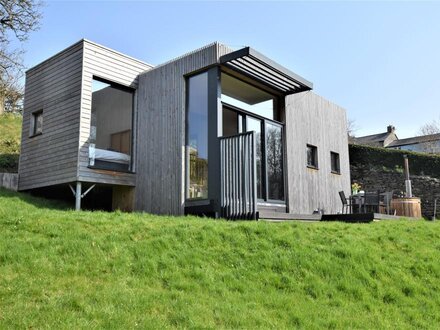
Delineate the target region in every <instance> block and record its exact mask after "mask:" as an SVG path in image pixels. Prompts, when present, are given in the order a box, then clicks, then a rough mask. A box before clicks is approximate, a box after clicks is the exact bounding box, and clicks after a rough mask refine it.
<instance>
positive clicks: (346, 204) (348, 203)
mask: <svg viewBox="0 0 440 330" xmlns="http://www.w3.org/2000/svg"><path fill="white" fill-rule="evenodd" d="M339 197H340V198H341V202H342V214H344V210H345V213H347V214H348V213H349V211H350V213H351V200H349V199H347V197H345V193H344V192H343V191H340V192H339Z"/></svg>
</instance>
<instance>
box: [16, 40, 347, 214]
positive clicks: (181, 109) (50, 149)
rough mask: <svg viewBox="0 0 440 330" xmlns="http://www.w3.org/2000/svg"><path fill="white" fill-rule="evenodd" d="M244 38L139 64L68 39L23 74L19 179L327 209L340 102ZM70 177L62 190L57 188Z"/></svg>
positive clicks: (339, 154) (121, 202)
mask: <svg viewBox="0 0 440 330" xmlns="http://www.w3.org/2000/svg"><path fill="white" fill-rule="evenodd" d="M311 89H312V83H310V82H309V81H307V80H306V79H304V78H302V77H300V76H298V75H297V74H295V73H293V72H291V71H290V70H288V69H286V68H284V67H283V66H281V65H279V64H277V63H276V62H274V61H273V60H271V59H269V58H267V57H265V56H264V55H262V54H260V53H259V52H257V51H255V50H254V49H252V48H250V47H245V48H242V49H239V50H232V49H230V48H229V47H227V46H225V45H222V44H220V43H212V44H210V45H208V46H205V47H203V48H200V49H197V50H195V51H193V52H191V53H188V54H185V55H183V56H181V57H178V58H176V59H174V60H172V61H169V62H166V63H165V64H162V65H158V66H152V65H150V64H147V63H144V62H142V61H139V60H137V59H134V58H132V57H129V56H126V55H124V54H121V53H119V52H116V51H114V50H111V49H109V48H106V47H103V46H101V45H98V44H96V43H93V42H91V41H88V40H81V41H79V42H77V43H76V44H74V45H72V46H71V47H68V48H67V49H65V50H63V51H61V52H60V53H58V54H56V55H54V56H53V57H51V58H49V59H47V60H45V61H44V62H42V63H41V64H39V65H37V66H35V67H33V68H31V69H30V70H28V71H27V73H26V86H25V101H24V111H23V130H22V144H21V146H22V149H21V155H20V164H19V190H21V191H32V190H35V189H41V188H43V187H44V188H46V189H51V188H54V187H58V189H59V188H60V187H61V188H62V189H66V190H69V189H71V190H72V193H73V195H74V196H75V199H76V208H77V209H79V208H80V207H81V199H87V197H88V193H89V192H90V191H91V190H93V189H97V188H99V187H102V188H103V189H107V191H110V193H109V194H106V195H105V196H104V195H102V196H101V198H110V200H111V204H112V207H113V209H122V210H139V211H145V212H150V213H155V214H172V215H182V214H188V213H191V214H206V215H212V216H223V217H226V218H231V219H241V218H251V219H255V218H258V216H260V217H262V216H264V215H265V212H266V214H267V213H268V212H272V213H273V212H278V213H280V214H288V213H290V214H311V213H312V212H313V211H314V210H317V209H321V210H322V209H324V210H325V212H326V213H336V212H338V211H340V210H341V201H340V198H339V195H338V192H339V191H345V193H346V194H349V193H350V172H349V160H348V147H347V145H348V142H347V134H346V113H345V110H344V109H342V108H341V107H339V106H337V105H335V104H333V103H331V102H329V101H327V100H325V99H324V98H322V97H320V96H318V95H316V94H314V93H312V92H311V91H310V90H311ZM69 186H70V188H69Z"/></svg>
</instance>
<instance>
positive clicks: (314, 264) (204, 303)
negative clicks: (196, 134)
mask: <svg viewBox="0 0 440 330" xmlns="http://www.w3.org/2000/svg"><path fill="white" fill-rule="evenodd" d="M439 260H440V223H438V222H425V221H403V220H402V221H395V222H392V221H389V222H385V221H384V222H378V223H372V224H343V223H265V222H226V221H215V220H209V219H197V218H192V217H180V218H173V217H159V216H151V215H147V214H143V215H142V214H124V213H120V212H115V213H103V212H74V211H71V210H67V209H65V207H64V206H63V205H61V204H53V203H50V202H48V201H44V200H40V199H36V198H32V197H29V196H27V195H22V194H17V193H12V192H7V191H5V190H0V328H17V327H18V328H101V327H105V328H136V327H139V328H173V327H179V328H247V329H254V328H305V329H313V328H331V329H334V328H339V329H345V328H366V329H374V328H393V329H400V328H409V327H411V328H438V327H439V326H440V313H439V311H440V280H439V278H440V264H439Z"/></svg>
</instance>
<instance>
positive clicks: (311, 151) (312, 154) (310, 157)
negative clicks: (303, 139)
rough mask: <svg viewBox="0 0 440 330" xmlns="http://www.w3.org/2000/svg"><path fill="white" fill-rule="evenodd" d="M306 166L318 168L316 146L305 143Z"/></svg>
mask: <svg viewBox="0 0 440 330" xmlns="http://www.w3.org/2000/svg"><path fill="white" fill-rule="evenodd" d="M307 166H308V167H311V168H315V169H318V148H317V147H315V146H312V145H310V144H308V145H307Z"/></svg>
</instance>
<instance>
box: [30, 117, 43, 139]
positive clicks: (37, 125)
mask: <svg viewBox="0 0 440 330" xmlns="http://www.w3.org/2000/svg"><path fill="white" fill-rule="evenodd" d="M40 134H43V110H38V111H35V112H33V113H32V118H31V130H30V137H32V136H35V135H40Z"/></svg>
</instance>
